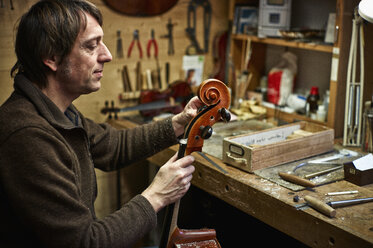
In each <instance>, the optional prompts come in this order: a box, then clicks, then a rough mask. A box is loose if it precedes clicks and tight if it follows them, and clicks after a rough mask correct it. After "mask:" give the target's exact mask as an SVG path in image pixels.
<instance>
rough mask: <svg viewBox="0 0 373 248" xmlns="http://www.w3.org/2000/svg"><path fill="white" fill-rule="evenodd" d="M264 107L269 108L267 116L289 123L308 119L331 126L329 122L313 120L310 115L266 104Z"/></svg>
mask: <svg viewBox="0 0 373 248" xmlns="http://www.w3.org/2000/svg"><path fill="white" fill-rule="evenodd" d="M263 107H264V108H266V110H267V117H272V118H277V119H280V120H283V121H285V122H288V123H292V122H295V121H308V122H312V123H316V124H319V125H323V126H330V124H329V123H328V122H323V121H318V120H313V119H311V118H310V117H307V116H305V115H299V114H297V113H287V112H284V111H281V110H275V109H273V108H269V107H265V106H263Z"/></svg>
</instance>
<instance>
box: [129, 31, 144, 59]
mask: <svg viewBox="0 0 373 248" xmlns="http://www.w3.org/2000/svg"><path fill="white" fill-rule="evenodd" d="M135 43H137V48H138V49H139V54H140V59H141V58H142V48H141V44H140V40H139V30H138V29H136V30H135V31H133V40H132V42H131V44H130V46H129V48H128V53H127V57H128V58H129V57H131V53H132V49H133V46H134V45H135Z"/></svg>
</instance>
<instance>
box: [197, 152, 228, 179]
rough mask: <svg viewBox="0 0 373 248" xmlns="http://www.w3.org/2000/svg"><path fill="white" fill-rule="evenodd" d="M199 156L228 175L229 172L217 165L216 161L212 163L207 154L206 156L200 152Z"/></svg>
mask: <svg viewBox="0 0 373 248" xmlns="http://www.w3.org/2000/svg"><path fill="white" fill-rule="evenodd" d="M198 154H199V155H201V156H202V157H203V158H204V159H206V160H207V161H208V162H209V163H210V164H212V165H213V166H215V167H216V168H217V169H218V170H220V171H221V172H223V173H224V174H228V172H227V171H226V170H224V169H223V168H222V167H221V166H220V165H218V164H217V163H215V162H214V161H212V160H211V159H210V158H209V157H207V155H206V154H204V153H203V152H198Z"/></svg>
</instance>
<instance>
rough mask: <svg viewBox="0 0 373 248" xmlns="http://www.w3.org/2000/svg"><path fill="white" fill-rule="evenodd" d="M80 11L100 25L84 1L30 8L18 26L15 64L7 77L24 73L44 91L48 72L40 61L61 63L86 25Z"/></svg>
mask: <svg viewBox="0 0 373 248" xmlns="http://www.w3.org/2000/svg"><path fill="white" fill-rule="evenodd" d="M84 12H85V13H87V14H90V15H91V16H93V17H94V18H95V19H96V20H97V22H98V23H99V24H100V26H102V15H101V12H100V11H99V9H98V8H97V7H96V6H95V5H93V4H92V3H90V2H88V1H86V0H42V1H39V2H38V3H36V4H35V5H33V6H32V7H31V8H30V10H29V11H28V12H26V13H25V14H24V15H23V16H22V17H21V19H20V21H19V24H18V31H17V35H16V41H15V53H16V55H17V62H16V64H15V65H14V66H13V68H12V70H11V76H12V77H14V76H15V74H16V73H24V74H25V76H26V77H28V78H29V79H30V80H31V81H32V82H34V83H36V84H37V85H38V86H39V87H40V88H45V87H46V86H47V83H48V82H47V77H46V74H47V72H48V71H49V70H50V69H49V68H48V67H47V66H46V65H45V64H44V63H43V60H44V59H47V58H52V57H55V58H56V59H58V61H57V62H58V63H61V62H62V61H63V59H64V58H65V57H66V56H67V55H68V54H69V53H70V52H71V49H72V48H73V45H74V43H75V40H76V38H77V36H78V34H79V32H80V31H81V30H84V29H85V28H86V25H87V20H86V16H85V15H84Z"/></svg>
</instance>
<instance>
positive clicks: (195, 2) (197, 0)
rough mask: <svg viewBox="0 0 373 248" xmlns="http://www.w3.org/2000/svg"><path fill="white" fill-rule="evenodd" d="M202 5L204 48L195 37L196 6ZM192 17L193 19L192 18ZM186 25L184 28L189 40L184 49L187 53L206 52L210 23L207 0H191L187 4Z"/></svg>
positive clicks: (209, 8) (209, 6)
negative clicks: (189, 42)
mask: <svg viewBox="0 0 373 248" xmlns="http://www.w3.org/2000/svg"><path fill="white" fill-rule="evenodd" d="M198 6H201V7H203V10H204V11H203V35H204V48H201V46H200V45H199V44H198V41H197V38H196V8H197V7H198ZM192 18H193V19H192ZM187 21H188V27H187V28H186V29H185V31H186V33H187V35H188V38H189V39H190V40H191V42H192V44H190V45H189V46H188V47H187V49H186V54H187V55H192V54H201V53H207V52H208V50H209V49H208V45H209V35H210V25H211V5H210V2H209V1H208V0H191V1H190V2H189V5H188V20H187ZM191 22H192V23H191Z"/></svg>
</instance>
